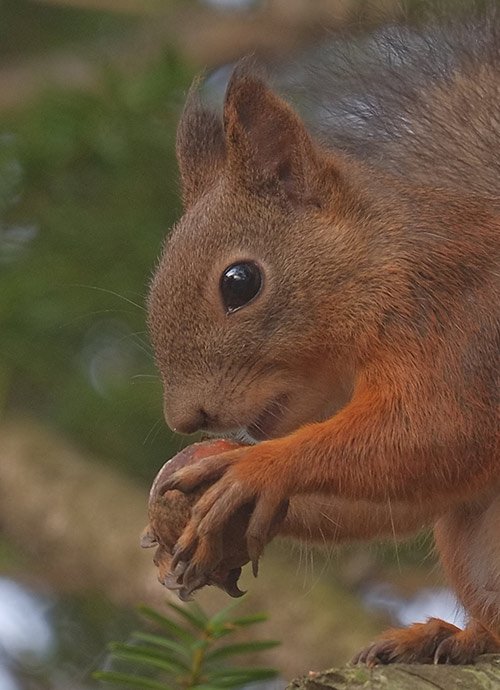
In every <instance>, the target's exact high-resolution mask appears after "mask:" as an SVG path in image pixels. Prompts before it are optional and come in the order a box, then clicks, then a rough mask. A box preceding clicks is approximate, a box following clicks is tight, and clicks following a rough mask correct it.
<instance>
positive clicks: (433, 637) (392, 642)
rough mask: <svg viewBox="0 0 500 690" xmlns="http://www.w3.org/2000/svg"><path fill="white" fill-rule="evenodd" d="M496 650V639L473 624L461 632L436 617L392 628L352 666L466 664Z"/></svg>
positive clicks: (499, 644) (498, 647)
mask: <svg viewBox="0 0 500 690" xmlns="http://www.w3.org/2000/svg"><path fill="white" fill-rule="evenodd" d="M498 651H500V639H498V638H497V637H496V636H494V635H492V634H491V633H489V632H488V631H487V630H486V628H484V627H483V626H482V625H481V624H480V623H478V622H477V621H472V622H471V623H470V625H469V626H468V627H467V628H466V629H465V630H460V628H457V627H456V625H452V624H451V623H446V622H445V621H442V620H439V618H429V620H428V621H427V623H414V624H413V625H410V626H409V627H408V628H392V629H390V630H387V631H386V632H385V633H383V634H382V635H381V636H380V637H379V639H378V640H376V641H375V642H373V643H372V644H370V645H368V647H365V649H363V650H362V651H361V652H360V653H359V654H357V655H356V656H355V657H354V659H353V663H355V664H360V663H364V664H366V665H367V666H376V665H377V664H394V663H405V664H432V663H434V664H443V663H446V664H470V663H472V662H473V661H474V659H475V658H476V657H477V656H479V654H486V653H494V652H498Z"/></svg>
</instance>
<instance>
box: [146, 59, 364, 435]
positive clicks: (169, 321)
mask: <svg viewBox="0 0 500 690" xmlns="http://www.w3.org/2000/svg"><path fill="white" fill-rule="evenodd" d="M177 156H178V162H179V168H180V173H181V181H182V190H183V201H184V211H185V212H184V215H183V216H182V218H181V219H180V221H179V222H178V223H177V225H176V226H175V227H174V229H173V230H172V232H171V233H170V235H169V237H168V239H167V241H166V244H165V248H164V251H163V255H162V257H161V259H160V261H159V264H158V267H157V269H156V273H155V275H154V278H153V281H152V285H151V291H150V295H149V302H148V312H149V328H150V332H151V338H152V342H153V347H154V350H155V356H156V360H157V363H158V366H159V370H160V373H161V377H162V380H163V384H164V389H165V402H164V409H165V417H166V419H167V422H168V423H169V425H170V426H171V427H172V428H173V429H174V430H177V431H180V432H184V433H191V432H193V431H196V430H198V429H204V430H208V431H214V432H218V433H228V432H235V431H238V430H240V431H243V432H246V434H247V436H248V435H249V436H251V437H252V438H254V439H261V438H269V437H275V436H281V435H283V434H286V433H289V432H291V431H292V430H293V429H295V428H297V427H298V426H300V425H302V424H304V423H307V422H312V421H316V420H320V419H323V418H325V417H326V416H329V415H330V414H332V409H331V406H332V381H333V380H334V379H335V380H337V381H338V379H339V376H338V375H339V372H338V371H334V369H335V367H334V366H333V362H334V361H335V356H334V355H333V354H332V353H333V352H334V351H335V349H336V348H338V347H340V343H341V341H342V340H344V341H348V340H349V338H348V337H347V331H348V328H347V326H346V323H344V326H343V329H344V330H343V332H340V331H338V332H337V335H336V336H335V338H332V337H331V334H332V328H331V327H335V319H336V316H335V315H330V313H329V307H328V308H327V307H326V305H327V304H333V303H335V299H336V297H335V295H337V294H338V295H340V293H341V291H342V288H343V287H345V286H346V285H347V284H349V281H350V280H351V275H352V262H353V261H356V259H357V256H356V252H357V251H358V249H353V247H352V246H351V247H350V246H349V245H350V244H351V245H352V244H353V242H352V241H351V240H350V239H349V238H350V236H351V228H352V222H354V221H351V220H349V216H353V215H355V210H353V209H355V207H356V203H357V202H355V201H354V200H353V199H351V198H350V197H349V193H348V191H347V190H346V189H345V188H344V187H345V185H343V184H342V182H341V178H342V170H341V166H340V163H339V161H338V160H337V157H336V158H335V160H333V159H332V156H331V154H329V153H327V152H325V151H323V150H322V149H321V148H320V147H319V146H318V145H317V144H316V143H315V142H314V141H313V140H312V138H311V136H310V135H309V133H308V131H307V129H306V127H305V125H304V124H303V122H302V120H301V119H300V118H299V117H298V115H297V114H296V113H295V112H294V111H293V110H292V109H291V107H290V106H289V105H288V104H287V103H285V102H284V101H283V100H281V99H280V98H279V97H278V96H276V95H275V94H274V93H273V92H271V91H270V90H269V89H268V88H267V86H266V85H265V84H264V83H263V82H262V81H261V80H260V79H257V78H255V77H254V76H252V75H249V74H248V73H245V71H242V70H238V69H237V70H236V71H235V73H234V74H233V76H232V78H231V80H230V83H229V85H228V88H227V93H226V98H225V103H224V108H223V117H222V121H221V119H220V118H219V117H218V116H217V115H216V114H214V113H213V112H210V111H208V110H206V109H205V108H204V107H203V106H202V105H201V103H200V102H199V99H198V95H197V93H196V90H193V89H192V91H191V93H190V95H189V97H188V100H187V104H186V106H185V109H184V112H183V115H182V118H181V121H180V125H179V129H178V136H177ZM335 243H337V244H338V247H337V248H336V246H335ZM362 256H363V252H362V249H361V248H360V251H359V260H360V262H362V261H363V259H362ZM348 292H349V290H348ZM337 306H338V310H339V314H340V312H342V310H343V311H344V317H343V319H344V322H345V321H346V318H347V317H346V315H347V314H349V315H350V316H349V318H350V319H351V321H352V320H353V319H355V310H353V309H352V308H351V306H352V305H349V304H344V306H342V304H341V300H340V301H337ZM339 318H340V316H339ZM342 366H344V364H343V365H342ZM347 387H348V386H347ZM342 395H343V393H342V394H341V395H340V397H342ZM340 402H341V403H342V402H345V400H343V401H340ZM337 406H338V404H337ZM243 437H245V435H244V436H243Z"/></svg>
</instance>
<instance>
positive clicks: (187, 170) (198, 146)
mask: <svg viewBox="0 0 500 690" xmlns="http://www.w3.org/2000/svg"><path fill="white" fill-rule="evenodd" d="M200 83H201V79H200V78H198V79H195V81H194V82H193V84H192V85H191V88H190V90H189V93H188V96H187V99H186V104H185V106H184V110H183V112H182V116H181V119H180V122H179V126H178V128H177V140H176V153H177V161H178V164H179V170H180V174H181V182H182V198H183V202H184V206H185V207H186V208H187V207H188V206H191V205H192V204H193V203H194V202H195V201H196V199H197V198H199V197H200V196H201V195H202V194H203V193H204V192H205V191H206V190H207V189H208V188H209V187H210V185H211V184H212V183H213V180H214V179H215V176H216V173H217V171H218V170H219V169H220V168H221V167H222V165H223V163H224V160H225V143H224V131H223V127H222V122H221V120H220V118H219V117H218V116H217V114H216V113H214V112H213V111H211V110H209V109H208V108H206V107H205V106H204V105H203V104H202V102H201V99H200V96H199V87H200Z"/></svg>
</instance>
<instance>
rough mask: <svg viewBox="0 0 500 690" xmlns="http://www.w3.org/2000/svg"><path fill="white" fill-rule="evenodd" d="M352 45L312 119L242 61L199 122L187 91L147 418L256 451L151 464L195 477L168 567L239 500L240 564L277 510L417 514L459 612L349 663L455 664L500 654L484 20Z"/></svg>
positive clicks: (499, 243)
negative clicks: (156, 394) (457, 617)
mask: <svg viewBox="0 0 500 690" xmlns="http://www.w3.org/2000/svg"><path fill="white" fill-rule="evenodd" d="M363 46H364V47H363V50H364V51H365V52H367V53H368V54H369V55H370V56H371V59H370V60H368V61H367V65H368V67H365V74H364V77H363V73H362V71H361V70H360V71H359V73H357V74H356V75H354V76H355V78H356V80H357V81H356V85H357V91H355V97H353V98H350V99H349V98H348V97H347V96H346V93H347V92H348V89H344V92H342V90H341V89H340V88H339V101H336V93H335V91H333V90H332V88H331V84H332V83H333V84H335V83H337V84H341V75H342V70H345V73H346V79H347V78H349V76H350V78H351V79H353V75H352V70H351V73H349V60H348V58H349V55H348V54H347V58H346V54H345V53H344V54H343V60H342V61H340V62H339V61H337V62H335V50H334V51H333V52H334V55H333V58H332V62H331V65H332V67H331V70H329V68H328V65H326V67H325V65H323V67H322V68H318V70H317V71H316V75H315V76H314V77H311V80H312V81H311V91H314V89H316V96H317V97H318V98H319V101H321V102H319V101H318V103H319V105H318V107H317V108H316V113H319V119H320V122H319V123H316V125H317V126H316V127H315V126H314V123H311V122H308V123H307V124H306V122H305V120H304V119H303V118H302V117H300V116H299V115H298V114H297V112H296V111H295V110H294V109H293V108H292V107H291V106H290V105H289V103H288V102H287V101H285V100H283V98H281V97H280V96H278V95H277V94H276V93H275V92H274V91H273V90H272V89H270V88H269V87H268V86H267V84H266V83H265V81H264V80H262V79H261V78H260V77H256V76H254V74H253V73H252V71H251V70H249V69H248V67H245V65H244V64H243V66H240V67H237V68H236V69H235V71H234V73H233V75H232V77H231V79H230V82H229V85H228V87H227V91H226V94H225V100H224V105H223V112H222V117H220V116H219V115H218V114H217V113H215V112H212V111H211V110H210V109H208V108H206V107H204V105H203V104H202V102H201V99H200V98H199V96H198V95H197V91H196V88H194V89H193V90H192V92H191V93H190V95H189V97H188V100H187V103H186V106H185V109H184V112H183V115H182V118H181V121H180V124H179V128H178V136H177V155H178V162H179V168H180V174H181V182H182V193H183V202H184V215H183V216H182V218H181V219H180V220H179V222H178V223H177V225H176V226H175V227H174V229H173V230H172V232H171V234H170V235H169V237H168V239H167V241H166V244H165V247H164V251H163V254H162V256H161V259H160V261H159V264H158V267H157V269H156V272H155V275H154V279H153V281H152V285H151V291H150V295H149V301H148V309H149V328H150V333H151V338H152V342H153V346H154V350H155V356H156V360H157V363H158V367H159V371H160V373H161V377H162V381H163V384H164V390H165V396H164V410H165V417H166V420H167V422H168V424H169V425H170V426H171V427H172V428H173V429H174V430H177V431H179V432H181V433H191V432H194V431H197V430H200V429H203V430H206V431H209V432H211V433H215V434H220V435H224V434H229V433H232V434H233V435H235V436H236V437H237V436H238V435H239V437H240V438H243V439H247V440H248V439H249V438H250V439H252V440H253V441H254V442H255V443H254V445H250V446H248V447H245V448H242V449H238V450H234V451H230V452H226V453H223V454H221V455H217V456H215V457H211V458H207V459H205V460H204V461H203V462H201V463H198V464H194V465H192V466H189V467H186V468H184V469H182V470H179V471H178V472H176V473H175V474H174V475H173V476H172V477H171V478H170V479H169V481H168V482H167V484H168V487H166V488H171V489H173V488H176V489H180V490H181V491H184V492H191V491H193V490H196V489H197V488H198V487H200V485H204V486H205V487H206V490H205V491H204V493H203V495H202V496H201V498H200V499H199V500H198V502H197V503H196V505H195V507H194V509H193V513H192V518H191V520H190V522H189V523H188V525H187V527H186V529H185V531H184V533H183V534H182V536H181V537H180V539H179V542H178V544H177V546H176V551H175V558H174V560H175V562H176V563H177V564H178V565H180V566H182V567H181V569H180V572H181V573H182V575H181V579H182V580H183V585H184V587H185V588H186V590H188V591H189V590H194V589H195V588H196V587H197V586H199V584H200V582H201V581H202V579H203V578H204V577H205V578H206V575H207V573H210V572H213V571H214V570H215V568H216V567H217V565H218V564H219V561H220V534H221V531H222V527H223V526H224V525H225V524H226V523H227V522H228V521H230V520H231V518H232V516H233V515H234V514H235V512H236V511H237V510H238V509H239V508H240V507H241V506H242V505H243V504H251V505H253V511H252V515H251V517H250V520H249V524H248V530H247V533H246V539H247V546H248V552H249V554H250V555H251V557H252V559H253V561H254V562H255V563H256V562H257V559H258V557H259V555H260V553H261V551H262V548H263V545H264V544H265V543H266V541H267V536H268V533H269V526H270V525H271V524H272V522H273V518H274V516H275V515H276V514H277V512H278V511H279V510H280V509H282V508H283V506H284V505H288V512H287V515H286V518H285V520H284V521H283V523H282V525H281V529H280V533H281V534H284V535H291V536H295V537H298V538H301V537H302V538H308V539H316V540H317V541H318V542H324V541H330V542H332V543H340V542H345V541H348V540H352V539H374V538H379V537H384V536H388V535H393V534H396V535H398V536H403V535H405V534H408V533H411V532H413V531H415V530H417V529H419V528H420V527H422V526H424V525H434V533H435V539H436V544H437V549H438V551H439V554H440V557H441V562H442V565H443V568H444V570H445V572H446V574H447V577H448V580H449V582H450V583H451V585H452V586H453V588H454V590H455V592H456V594H457V596H458V597H459V599H460V601H461V602H462V603H463V605H464V606H465V608H466V610H467V612H468V614H469V617H470V622H469V624H468V626H467V627H466V629H465V630H460V629H458V628H456V627H455V626H453V625H450V624H448V623H445V622H443V621H440V620H437V619H431V620H429V621H428V622H427V623H424V624H415V625H412V626H410V627H409V628H406V629H393V630H389V631H387V632H386V633H384V634H382V635H381V637H380V638H379V639H378V640H376V641H375V642H374V643H372V644H371V645H369V646H368V647H367V648H366V649H365V650H363V651H362V652H361V653H360V654H359V655H358V656H357V660H358V661H359V662H366V663H368V664H370V665H373V664H375V663H389V662H396V661H402V662H435V663H437V662H450V663H465V662H470V661H472V660H473V659H474V657H475V656H476V655H477V654H480V653H483V652H493V651H500V453H499V447H500V444H499V437H500V434H499V426H500V425H499V390H500V386H499V352H500V306H499V296H500V295H499V293H500V262H499V254H500V198H499V193H500V86H499V85H500V16H498V17H497V16H496V15H495V13H494V12H493V13H491V14H490V16H489V17H488V18H486V19H482V20H474V21H472V22H470V23H467V21H466V20H465V19H464V20H463V21H462V23H461V25H460V26H453V25H450V26H446V25H443V26H440V27H439V26H434V27H431V28H429V29H427V30H425V29H424V30H422V31H421V32H417V31H416V30H412V29H407V28H390V29H386V30H384V31H381V32H380V33H379V34H377V35H376V36H374V37H373V38H372V39H371V40H370V41H368V42H366V43H364V44H363ZM356 54H357V53H356ZM353 59H354V58H353ZM338 64H340V65H341V66H340V67H338ZM358 67H359V66H358V65H355V69H356V70H357V69H358ZM329 75H334V78H333V77H332V79H331V82H330V87H329V86H328V84H329V82H328V79H329ZM305 79H307V76H306V77H305ZM314 80H315V83H314V86H313V85H312V82H313V81H314ZM322 83H324V89H323V90H322V88H321V85H322ZM306 86H307V85H306ZM322 114H323V120H324V121H323V122H321V116H322ZM328 117H330V121H328ZM319 130H321V131H320V132H319Z"/></svg>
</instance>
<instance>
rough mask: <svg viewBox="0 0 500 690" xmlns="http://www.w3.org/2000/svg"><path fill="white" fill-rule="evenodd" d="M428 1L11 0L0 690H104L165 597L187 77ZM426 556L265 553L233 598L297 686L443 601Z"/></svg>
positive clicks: (0, 323) (2, 276) (0, 462)
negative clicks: (144, 608) (170, 359)
mask: <svg viewBox="0 0 500 690" xmlns="http://www.w3.org/2000/svg"><path fill="white" fill-rule="evenodd" d="M429 4H432V3H425V2H413V3H410V4H408V5H407V6H406V7H404V8H402V7H401V4H400V3H399V2H398V1H396V0H394V1H393V0H379V1H378V2H370V3H367V2H363V1H362V0H330V1H328V0H268V1H267V2H258V1H257V0H256V1H255V2H242V1H240V2H231V1H230V0H225V1H223V0H219V1H218V2H216V1H215V0H213V2H201V1H200V2H194V0H193V2H188V1H182V2H181V1H180V0H178V2H174V1H173V0H170V1H169V0H66V1H65V0H47V1H45V2H44V1H43V0H39V1H31V2H29V1H28V0H2V1H1V2H0V59H1V62H0V410H1V412H2V419H1V423H0V568H1V572H2V574H1V576H0V687H1V688H2V690H4V688H5V690H19V689H20V688H22V689H24V688H27V689H28V688H29V689H32V688H33V689H38V688H65V689H69V688H91V687H95V686H96V685H95V682H93V681H92V680H91V679H90V672H91V671H92V670H94V669H95V668H97V667H98V666H99V665H100V664H102V663H103V660H104V659H105V644H106V641H107V640H110V639H126V637H127V634H128V631H129V630H130V629H131V626H133V625H135V615H134V613H133V608H134V604H136V603H137V602H139V600H147V601H149V602H150V603H155V604H159V603H160V604H161V601H162V599H163V598H164V596H165V595H164V592H163V591H162V590H161V588H160V586H159V585H157V584H156V582H155V573H154V568H153V566H152V563H151V554H150V552H146V553H143V552H140V550H139V548H138V535H139V532H140V529H141V527H143V526H144V524H145V522H146V502H147V487H148V483H150V482H151V480H152V478H153V476H154V474H155V473H156V470H157V469H158V467H159V466H160V465H161V464H162V463H163V461H164V460H165V459H166V458H167V457H168V456H169V455H171V454H173V453H174V452H176V451H177V450H178V449H179V448H180V444H181V440H180V439H179V438H173V437H172V436H171V435H170V434H169V432H168V430H167V429H166V428H165V425H164V422H163V419H162V411H161V408H162V406H161V391H160V385H159V381H158V379H157V377H156V374H155V369H154V364H153V361H152V357H151V350H150V346H149V344H148V338H147V333H146V327H145V313H144V297H145V294H146V292H147V285H148V281H149V279H150V276H151V272H152V268H153V266H154V264H155V257H156V256H157V255H158V252H159V249H160V247H161V243H162V240H163V237H164V236H165V233H166V232H167V230H168V228H169V227H170V226H171V224H172V223H173V222H174V221H175V219H176V218H177V217H178V215H179V213H180V204H179V194H178V182H177V173H176V164H175V159H174V153H173V148H174V139H175V126H176V122H177V119H178V115H179V112H180V108H181V106H182V102H183V98H184V95H185V91H186V89H187V87H188V85H189V83H190V80H191V78H192V76H193V75H194V74H195V73H197V72H198V71H200V70H201V69H206V70H208V71H209V72H210V71H211V70H217V68H223V67H224V66H225V65H228V64H230V63H231V62H233V61H235V60H236V59H238V58H239V57H240V56H242V55H244V54H246V53H249V52H254V53H256V54H257V55H259V56H260V57H261V58H262V59H263V60H276V59H285V60H286V59H287V57H288V56H290V55H293V54H295V53H296V52H297V51H299V50H304V49H305V50H307V47H308V46H309V45H311V46H312V45H314V44H315V43H317V41H318V39H319V38H320V37H324V36H326V35H327V33H328V32H335V31H336V30H337V29H342V30H344V29H345V28H346V27H351V26H355V27H356V30H357V31H359V30H360V29H362V30H364V29H365V28H366V29H368V28H370V27H372V26H374V25H377V24H378V23H382V22H384V21H387V18H390V19H394V18H398V17H400V16H401V15H402V14H408V13H410V15H411V16H415V17H418V15H419V13H420V12H421V11H422V10H423V9H424V10H425V8H426V5H429ZM412 13H413V14H412ZM428 551H429V541H428V540H427V539H426V537H425V536H424V537H423V538H422V539H419V540H417V542H416V543H414V544H413V545H412V546H411V547H402V546H399V547H395V546H393V545H388V546H387V547H385V546H384V547H373V546H371V547H353V548H352V549H349V550H347V551H346V550H344V551H342V552H341V553H340V554H337V553H336V552H335V554H332V553H315V552H314V551H312V550H311V548H308V547H307V546H306V547H304V546H300V547H299V546H295V547H293V548H290V546H289V545H283V546H279V545H278V546H276V547H274V548H273V549H270V552H269V555H268V556H267V559H265V561H264V564H263V573H262V575H261V576H260V578H259V580H257V581H256V582H254V581H250V580H248V581H247V584H248V587H249V589H250V593H249V595H248V597H247V600H246V602H245V603H244V604H243V608H245V607H247V608H248V609H250V610H255V609H256V608H264V609H268V611H269V613H270V615H271V621H270V623H269V624H268V630H267V631H266V633H267V634H270V635H271V636H274V637H277V638H280V639H282V640H283V641H284V644H283V646H282V648H280V649H279V650H277V651H273V653H272V654H269V655H268V657H267V659H266V661H267V663H270V664H272V665H275V666H277V667H279V668H280V670H281V673H282V675H283V677H285V678H290V677H291V676H292V675H293V674H296V673H299V672H300V671H302V672H306V671H307V670H309V669H310V668H319V667H321V666H328V665H331V664H333V663H334V662H343V661H345V660H346V659H347V658H348V656H349V655H350V654H351V653H353V652H354V651H355V649H356V647H357V646H359V645H360V644H362V643H363V641H366V640H367V638H368V637H369V636H370V635H371V634H373V633H374V632H375V631H376V630H378V629H380V627H381V625H382V624H383V623H384V621H385V622H387V621H388V620H389V619H390V618H391V615H392V617H393V618H394V617H395V618H396V619H398V618H399V619H400V620H403V619H404V616H403V614H401V607H400V608H399V609H398V606H399V605H400V604H401V602H406V603H408V602H409V603H410V604H411V602H417V603H415V606H416V607H417V608H418V607H419V606H420V604H418V601H420V599H418V597H419V596H423V597H424V600H425V601H430V602H433V601H434V599H433V597H434V594H433V592H434V590H433V589H432V588H433V587H435V586H437V585H438V583H439V576H438V575H437V574H436V573H435V569H434V568H433V564H434V561H433V559H432V557H430V558H428V557H427V554H428ZM388 579H391V581H392V582H397V584H398V587H399V589H398V590H397V591H393V590H390V589H388V587H387V586H386V585H385V584H384V583H385V582H386V581H387V580H388ZM422 588H423V589H424V594H423V595H422V594H417V593H418V592H419V591H421V590H422ZM436 596H437V599H439V596H440V595H439V592H438V594H436ZM415 597H417V598H415ZM426 597H427V599H426ZM200 598H201V600H202V602H203V603H204V604H205V605H206V606H207V607H208V608H212V609H214V608H216V607H217V606H220V605H223V604H225V603H227V602H226V601H225V599H224V597H223V596H222V595H219V594H214V593H212V592H208V593H207V592H204V593H203V594H202V596H201V597H200ZM363 601H364V603H363ZM436 601H437V600H436ZM370 602H371V605H370ZM439 602H441V603H442V600H441V599H439ZM441 603H439V604H436V605H438V606H439V605H441ZM423 605H424V604H422V606H423ZM432 605H434V604H432ZM429 606H431V604H429ZM451 606H452V607H453V604H451ZM374 610H376V611H375V613H374V612H373V611H374ZM398 611H399V613H398ZM433 611H434V609H433ZM410 617H411V616H410ZM23 626H24V627H23ZM37 626H38V627H37ZM297 635H299V636H300V637H301V640H302V641H301V645H300V649H297Z"/></svg>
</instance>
